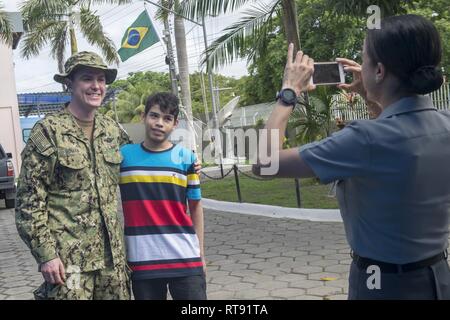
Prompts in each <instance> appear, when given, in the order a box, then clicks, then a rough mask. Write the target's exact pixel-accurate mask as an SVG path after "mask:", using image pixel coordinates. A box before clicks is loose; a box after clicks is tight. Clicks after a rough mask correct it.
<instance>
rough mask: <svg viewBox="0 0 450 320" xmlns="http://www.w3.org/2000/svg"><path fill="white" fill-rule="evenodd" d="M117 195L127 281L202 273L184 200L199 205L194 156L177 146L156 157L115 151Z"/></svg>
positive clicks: (130, 148)
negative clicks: (118, 164) (118, 159)
mask: <svg viewBox="0 0 450 320" xmlns="http://www.w3.org/2000/svg"><path fill="white" fill-rule="evenodd" d="M121 152H122V155H123V158H124V159H123V162H122V164H121V167H120V193H121V196H122V207H123V213H124V222H125V243H126V247H127V260H128V264H129V266H130V268H131V270H132V271H133V275H132V277H133V279H135V280H139V279H154V278H170V277H184V276H190V275H198V274H202V273H203V264H202V260H201V257H200V246H199V241H198V237H197V234H196V233H195V230H194V226H193V223H192V220H191V218H190V216H189V215H188V214H187V199H191V200H200V199H201V193H200V182H199V178H198V175H197V174H195V172H194V165H193V164H194V162H195V156H194V154H193V153H192V152H191V151H189V150H187V149H185V148H183V147H181V146H179V145H173V147H172V148H170V149H168V150H164V151H160V152H155V151H150V150H148V149H146V148H145V147H144V146H143V145H142V144H128V145H125V146H123V147H122V148H121Z"/></svg>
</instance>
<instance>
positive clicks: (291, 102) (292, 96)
mask: <svg viewBox="0 0 450 320" xmlns="http://www.w3.org/2000/svg"><path fill="white" fill-rule="evenodd" d="M278 99H280V101H281V103H282V104H283V105H284V106H286V107H291V106H292V107H295V105H296V104H297V102H298V99H297V94H296V93H295V91H294V90H292V89H290V88H285V89H282V90H281V91H280V92H278V93H277V97H276V99H275V100H278Z"/></svg>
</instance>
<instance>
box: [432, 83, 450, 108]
mask: <svg viewBox="0 0 450 320" xmlns="http://www.w3.org/2000/svg"><path fill="white" fill-rule="evenodd" d="M429 96H430V97H431V100H433V104H434V106H435V107H436V108H437V109H438V110H447V109H450V83H448V82H447V83H444V84H443V85H442V87H441V88H440V89H439V90H436V91H434V92H432V93H430V94H429Z"/></svg>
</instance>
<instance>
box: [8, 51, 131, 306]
mask: <svg viewBox="0 0 450 320" xmlns="http://www.w3.org/2000/svg"><path fill="white" fill-rule="evenodd" d="M116 75H117V70H115V69H108V67H107V66H106V65H105V63H104V62H103V61H102V59H101V58H100V57H99V56H98V55H97V54H95V53H91V52H80V53H77V54H75V55H73V56H72V57H70V58H69V59H68V60H67V62H66V64H65V73H64V74H56V75H55V77H54V79H55V80H56V81H57V82H60V83H65V84H66V85H67V86H68V88H69V90H70V91H71V92H72V99H71V102H70V103H69V104H68V105H67V106H66V108H65V109H64V110H62V111H60V112H59V113H56V114H52V115H49V116H47V117H46V118H45V119H43V120H41V121H39V122H38V123H37V124H36V125H35V126H34V128H33V130H32V132H31V135H30V138H29V140H28V143H27V145H26V147H25V149H24V151H23V153H22V159H23V160H22V161H23V164H22V170H21V174H20V177H19V183H18V192H17V207H16V224H17V229H18V231H19V234H20V236H21V237H22V239H23V240H24V242H25V243H26V244H27V245H28V247H29V248H30V250H31V253H32V254H33V256H34V257H35V259H36V261H37V263H38V264H39V271H40V272H42V274H43V276H44V279H45V282H44V284H42V285H41V286H40V287H39V288H38V289H37V290H36V291H35V298H36V299H129V298H130V288H129V271H128V267H127V266H126V259H125V252H124V244H123V229H122V224H121V222H120V221H119V220H118V217H117V203H118V202H117V184H118V179H119V166H120V163H121V161H122V157H121V155H120V152H119V147H120V146H121V145H123V144H126V143H129V142H130V141H129V138H128V136H127V134H126V133H125V132H124V131H123V130H122V129H121V127H120V126H119V124H118V123H116V122H115V121H113V120H112V119H110V118H107V117H105V116H103V115H101V114H100V113H98V112H96V110H97V109H98V107H100V105H101V102H102V100H103V98H104V96H105V92H106V84H109V83H111V82H113V81H114V79H115V78H116Z"/></svg>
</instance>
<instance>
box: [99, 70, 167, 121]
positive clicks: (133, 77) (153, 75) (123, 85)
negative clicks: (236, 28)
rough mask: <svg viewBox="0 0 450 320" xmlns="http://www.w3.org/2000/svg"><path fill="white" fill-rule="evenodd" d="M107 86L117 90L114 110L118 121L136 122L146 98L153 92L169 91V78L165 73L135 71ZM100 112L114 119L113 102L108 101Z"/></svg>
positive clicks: (138, 119)
mask: <svg viewBox="0 0 450 320" xmlns="http://www.w3.org/2000/svg"><path fill="white" fill-rule="evenodd" d="M109 88H110V89H113V90H117V92H118V94H117V96H116V110H117V116H118V120H119V122H120V123H129V122H134V123H136V122H139V121H140V120H141V118H140V116H141V112H142V111H144V108H145V100H146V98H147V97H148V96H149V95H150V94H152V93H154V92H159V91H170V80H169V77H168V75H167V74H165V73H159V72H151V71H147V72H137V73H130V74H129V77H128V78H127V79H125V80H117V81H115V82H114V83H113V84H111V85H110V87H109ZM100 112H102V113H103V114H106V115H107V116H109V117H111V118H112V119H115V114H114V103H113V102H109V103H108V104H106V106H104V107H103V108H102V109H100Z"/></svg>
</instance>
